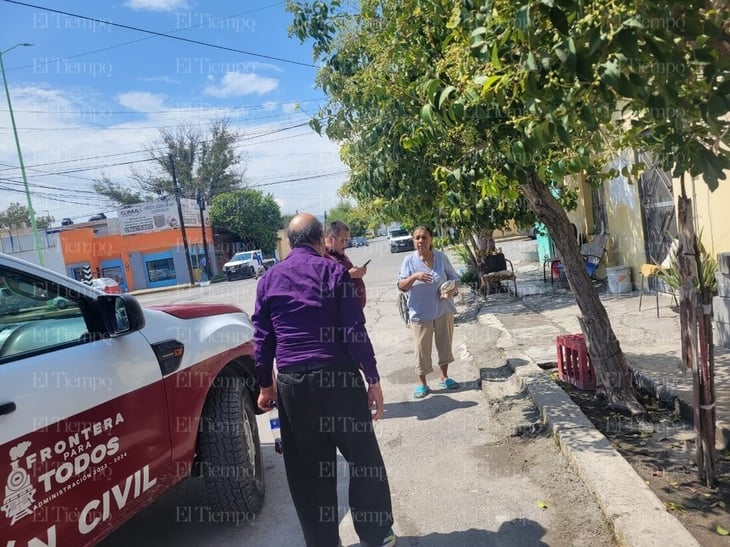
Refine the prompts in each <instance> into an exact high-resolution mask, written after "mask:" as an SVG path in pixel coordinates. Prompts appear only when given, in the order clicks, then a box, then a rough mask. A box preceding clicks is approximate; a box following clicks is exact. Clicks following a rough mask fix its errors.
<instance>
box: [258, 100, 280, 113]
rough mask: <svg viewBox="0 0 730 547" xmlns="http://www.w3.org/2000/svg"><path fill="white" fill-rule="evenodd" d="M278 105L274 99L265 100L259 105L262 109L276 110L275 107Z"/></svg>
mask: <svg viewBox="0 0 730 547" xmlns="http://www.w3.org/2000/svg"><path fill="white" fill-rule="evenodd" d="M278 106H279V103H277V102H276V101H266V102H265V103H264V104H262V105H261V107H262V108H263V109H264V110H269V111H271V110H276V108H277V107H278Z"/></svg>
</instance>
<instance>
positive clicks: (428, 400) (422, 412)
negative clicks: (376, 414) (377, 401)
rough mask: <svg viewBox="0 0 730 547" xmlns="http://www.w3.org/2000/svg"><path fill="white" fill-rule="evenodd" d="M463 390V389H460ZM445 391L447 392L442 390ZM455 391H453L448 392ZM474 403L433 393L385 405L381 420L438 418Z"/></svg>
mask: <svg viewBox="0 0 730 547" xmlns="http://www.w3.org/2000/svg"><path fill="white" fill-rule="evenodd" d="M462 389H463V388H462ZM444 391H447V390H444ZM449 391H452V392H453V391H455V390H449ZM477 404H478V403H476V402H475V401H456V400H455V399H452V398H451V397H447V396H445V395H439V394H437V393H433V392H432V394H431V395H428V396H427V397H425V398H424V399H420V400H417V401H416V400H413V401H404V402H402V403H386V404H385V414H383V419H384V420H387V419H389V418H408V417H411V416H413V417H415V418H416V419H417V420H431V419H433V418H438V417H439V416H441V415H442V414H446V413H447V412H450V411H452V410H457V409H459V408H469V407H472V406H475V405H477Z"/></svg>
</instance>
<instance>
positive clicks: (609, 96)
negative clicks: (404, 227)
mask: <svg viewBox="0 0 730 547" xmlns="http://www.w3.org/2000/svg"><path fill="white" fill-rule="evenodd" d="M716 5H717V7H718V8H721V5H720V3H716ZM712 7H713V6H711V5H709V4H707V3H706V2H704V1H703V2H700V1H697V0H694V1H692V0H690V1H689V2H684V1H678V0H675V1H670V2H667V1H658V0H636V1H628V0H627V1H620V0H618V1H614V2H610V3H609V4H605V3H587V2H583V1H581V0H534V1H526V0H522V1H514V0H491V1H488V2H473V1H471V0H463V1H461V2H458V3H452V2H430V3H424V2H422V1H417V0H406V1H398V2H395V1H392V0H382V1H379V0H373V1H368V2H364V3H362V4H361V6H360V8H361V9H360V10H359V12H358V13H353V12H352V11H349V10H340V9H339V2H337V1H335V2H329V3H326V4H325V3H323V2H315V3H314V4H312V5H308V4H297V5H290V8H289V9H290V10H292V11H293V12H294V13H295V21H294V24H293V29H294V31H295V33H296V34H297V35H299V36H300V37H311V38H313V39H314V52H315V55H316V56H317V57H318V58H319V59H320V61H321V62H323V68H322V69H321V71H320V73H319V80H318V82H319V84H320V85H321V86H322V87H323V89H324V90H325V91H327V92H328V93H330V94H331V100H330V101H329V103H328V104H327V105H326V106H325V107H324V108H323V112H324V113H325V114H326V113H330V116H329V124H330V125H332V123H333V122H334V124H335V127H337V128H341V129H342V132H343V134H344V135H345V136H346V139H349V140H347V141H346V143H345V147H349V148H353V147H356V146H358V144H359V143H362V142H366V141H367V139H371V138H372V137H371V133H372V132H376V133H377V132H378V131H379V130H381V128H382V127H383V120H384V119H385V118H386V117H387V116H388V115H390V113H391V110H392V108H393V106H394V105H393V103H391V102H388V100H385V101H384V100H383V97H384V96H393V95H397V96H399V97H403V98H405V99H402V101H401V102H403V103H405V102H406V101H414V102H416V103H418V104H419V105H420V116H419V117H418V119H417V120H416V119H413V120H412V121H411V122H410V123H411V127H410V128H409V130H408V131H403V130H402V128H398V127H390V129H391V130H390V131H388V132H386V137H385V139H386V142H388V143H391V144H392V143H396V142H406V143H408V144H409V146H411V147H415V148H416V149H418V150H420V151H424V150H426V151H427V152H429V153H430V154H431V155H430V156H428V155H425V154H422V155H421V158H428V163H431V162H433V163H435V164H436V165H437V168H436V170H435V173H436V176H435V178H436V181H437V182H439V183H443V182H444V181H446V182H447V183H448V180H449V177H453V178H455V179H457V180H460V181H461V183H462V185H464V186H465V187H467V188H469V187H470V188H472V189H473V190H476V193H477V195H478V194H480V193H481V194H482V195H483V196H489V197H491V198H494V199H500V197H501V196H503V195H504V194H505V193H510V192H514V191H517V192H519V193H520V194H521V195H522V196H523V197H524V199H525V200H526V201H527V203H528V204H529V205H530V208H531V209H532V211H533V212H534V214H535V216H536V217H537V218H538V220H540V221H541V222H543V223H544V224H545V225H546V226H547V228H548V230H549V231H550V234H551V236H552V237H553V239H554V241H555V245H556V247H557V249H558V251H559V252H560V254H561V255H562V257H563V262H564V264H565V267H566V275H567V278H568V282H569V284H570V288H571V290H572V291H573V294H574V296H575V298H576V301H577V303H578V306H579V308H580V310H581V313H582V327H583V331H584V333H585V335H586V338H587V341H588V344H589V351H590V353H591V357H592V361H593V363H594V366H595V368H596V372H597V376H598V379H599V382H600V384H601V385H602V386H603V390H604V392H605V394H606V396H607V397H608V399H609V401H610V403H611V404H612V405H613V406H614V407H617V408H621V409H626V410H629V411H631V412H632V413H637V414H638V413H642V411H643V408H642V407H641V406H640V405H639V404H638V402H637V400H636V398H635V395H634V393H633V390H632V388H631V382H630V378H629V374H628V367H627V364H626V360H625V357H624V355H623V352H622V351H621V348H620V344H619V342H618V340H617V339H616V337H615V335H614V333H613V330H612V328H611V325H610V321H609V319H608V316H607V314H606V311H605V308H604V307H603V306H602V304H601V302H600V300H599V298H598V295H597V294H596V291H595V290H594V288H593V286H592V285H591V283H590V280H589V278H588V276H587V274H586V272H585V268H584V265H583V262H582V260H581V257H580V254H579V249H578V246H577V245H576V243H575V239H574V237H573V234H572V230H571V228H570V224H569V222H568V219H567V216H566V214H565V210H564V208H563V207H561V204H560V203H559V202H558V201H557V200H556V198H555V196H554V193H555V191H556V190H560V189H561V188H563V187H565V181H566V180H569V179H570V178H575V177H578V178H583V179H585V180H587V181H589V182H592V183H594V184H600V183H601V182H602V181H603V180H605V179H606V178H608V177H611V176H615V175H616V174H617V173H616V171H615V170H612V169H607V168H606V165H607V164H608V160H610V159H611V158H613V157H615V154H616V151H617V150H620V149H622V148H631V149H635V150H644V151H648V152H649V153H651V154H653V156H654V157H655V158H656V159H657V164H658V166H659V167H662V168H664V169H668V170H672V172H673V173H674V175H675V176H683V175H684V174H685V173H689V174H690V175H691V176H697V175H700V174H702V175H703V177H704V179H705V181H706V182H707V183H708V185H709V187H710V188H711V189H712V188H714V187H716V185H717V183H718V180H721V179H723V178H724V171H725V170H726V169H728V167H730V161H729V160H728V156H727V150H728V148H727V147H728V144H730V143H729V142H728V140H729V139H728V133H729V131H728V129H729V128H728V123H729V122H728V118H727V116H726V115H727V112H728V108H729V107H730V98H729V97H730V70H729V68H728V66H729V64H730V55H728V54H727V53H728V44H729V43H730V37H728V21H727V18H726V14H725V13H724V12H723V9H711V8H712ZM345 79H347V80H349V81H350V82H351V84H350V85H349V87H348V86H346V85H345V84H343V83H342V81H343V80H345ZM399 82H401V87H399V85H398V83H399ZM402 82H407V83H406V84H405V85H403V84H402ZM355 89H357V91H358V92H357V93H354V91H353V90H355ZM380 105H384V106H385V107H386V108H387V112H386V109H385V108H384V109H382V111H379V106H380ZM396 112H397V110H396ZM453 135H458V136H459V138H461V140H462V143H461V149H462V153H461V156H458V155H454V154H453V153H447V154H443V153H440V152H439V151H438V150H437V149H436V145H437V144H441V143H443V142H446V143H448V142H450V139H452V138H453ZM353 143H354V144H353ZM386 150H387V146H383V147H381V148H379V149H375V150H373V152H372V153H371V158H372V162H373V164H376V165H377V164H378V161H379V160H381V159H383V160H384V161H387V159H388V155H387V153H384V151H386ZM421 158H418V159H416V160H415V162H414V165H418V164H419V162H420V161H421ZM633 167H634V168H633V169H631V168H626V169H624V170H623V174H625V175H628V176H631V175H635V174H636V173H637V172H639V171H640V169H641V168H642V166H641V165H639V164H635V165H634V166H633ZM414 190H415V191H414ZM370 191H371V192H372V193H373V194H379V195H385V196H388V195H391V194H392V193H393V192H394V191H398V192H400V193H401V194H402V195H403V200H404V201H406V200H411V199H414V198H417V197H418V196H417V194H419V193H420V192H419V191H418V189H417V188H412V187H410V186H408V185H400V184H399V187H398V188H397V189H395V188H393V186H392V185H388V184H387V182H385V181H383V180H376V181H371V189H370ZM422 191H423V190H422V189H421V192H422ZM684 193H685V192H684V189H682V194H684ZM468 195H469V196H473V195H474V193H471V194H468ZM687 206H688V203H687V200H686V198H684V197H682V198H681V199H680V215H679V216H680V219H682V218H684V220H683V221H682V222H683V224H684V225H685V226H689V227H691V214H689V215H686V214H685V215H683V214H682V210H683V209H687ZM454 209H455V207H452V210H451V212H452V214H454ZM690 211H691V208H690ZM688 232H691V230H688ZM690 235H691V234H690V233H688V234H687V235H686V237H685V238H684V239H685V241H686V246H685V250H686V251H688V252H690V254H691V255H692V254H693V255H694V256H695V258H694V260H695V261H696V260H698V258H697V257H698V254H697V252H696V249H695V248H693V245H694V244H693V243H692V241H693V238H692V237H690ZM691 266H693V265H691V264H688V265H687V267H686V268H685V270H686V277H687V278H688V281H687V283H686V286H687V289H686V290H685V291H684V293H685V296H686V298H683V300H684V301H686V302H687V305H686V307H685V309H686V310H688V312H687V314H688V319H687V321H685V322H683V323H687V324H689V325H691V326H690V327H688V329H694V330H693V331H692V332H694V333H695V334H687V335H686V336H684V338H685V339H686V340H687V343H688V344H689V347H688V351H687V353H688V354H691V355H694V356H696V355H697V353H698V351H697V344H696V343H695V342H693V338H694V339H696V324H695V321H694V319H693V318H692V317H689V316H690V315H691V314H693V313H695V312H694V310H695V308H696V307H695V305H694V302H693V294H694V295H695V296H696V293H694V291H693V287H694V283H693V282H692V281H691V280H692V278H694V276H695V274H694V273H693V271H692V270H693V267H691ZM690 293H693V294H690ZM683 331H684V329H683ZM693 369H694V370H695V371H696V372H697V371H698V369H699V367H697V366H694V367H693ZM702 376H705V377H707V376H708V375H707V374H706V373H704V372H703V373H702ZM698 382H699V383H701V384H703V385H704V386H707V385H708V384H711V380H708V379H707V378H705V379H700V380H698ZM705 391H711V390H707V389H705ZM701 401H702V399H700V400H699V401H698V406H701V405H703V403H702V402H701ZM704 406H709V407H711V406H712V405H711V404H709V403H708V402H707V400H705V403H704ZM704 421H706V422H709V421H711V420H710V418H708V417H705V418H704ZM699 444H702V445H703V446H704V447H705V448H703V450H707V451H709V450H710V449H709V448H708V447H707V445H708V444H710V443H709V441H708V440H707V439H703V441H702V443H698V445H699ZM700 467H701V466H700Z"/></svg>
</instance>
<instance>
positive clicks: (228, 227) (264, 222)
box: [208, 188, 281, 252]
mask: <svg viewBox="0 0 730 547" xmlns="http://www.w3.org/2000/svg"><path fill="white" fill-rule="evenodd" d="M208 214H209V215H210V221H211V224H213V227H214V228H215V229H218V230H224V231H226V232H229V233H231V234H235V235H236V236H238V237H239V238H240V240H241V242H242V243H243V246H244V248H245V249H249V250H253V249H261V250H262V251H264V252H270V251H273V250H274V249H275V248H276V242H277V234H276V232H277V229H278V226H280V225H281V210H280V209H279V204H278V203H276V201H275V200H274V197H273V196H272V195H271V194H266V195H264V194H263V193H262V192H260V191H258V190H253V189H251V188H245V189H243V190H235V191H233V192H226V193H223V194H218V195H217V196H215V197H214V198H213V201H212V202H211V204H210V208H209V210H208Z"/></svg>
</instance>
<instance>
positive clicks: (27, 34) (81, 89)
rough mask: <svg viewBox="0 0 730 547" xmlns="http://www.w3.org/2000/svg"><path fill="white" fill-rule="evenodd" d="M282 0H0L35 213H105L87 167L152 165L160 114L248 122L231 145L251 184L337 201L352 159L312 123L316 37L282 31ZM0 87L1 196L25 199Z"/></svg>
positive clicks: (117, 174)
mask: <svg viewBox="0 0 730 547" xmlns="http://www.w3.org/2000/svg"><path fill="white" fill-rule="evenodd" d="M285 5H286V2H284V1H281V2H275V1H272V0H249V1H247V2H236V1H228V0H208V1H205V2H204V1H203V0H111V1H109V0H105V1H104V2H98V1H92V0H74V1H68V0H53V2H51V1H50V0H29V2H28V3H19V2H9V1H7V0H0V51H2V52H3V53H2V60H3V62H4V65H5V74H6V78H7V85H8V87H9V92H10V98H11V101H12V110H13V112H14V114H15V122H16V125H17V129H18V138H19V141H20V148H21V151H22V156H23V160H24V163H25V166H26V173H27V179H28V187H29V194H30V196H31V199H32V205H33V209H34V210H35V212H36V215H37V216H45V215H50V216H52V217H54V218H55V220H56V222H55V223H54V224H59V223H60V221H61V219H62V218H64V217H69V218H71V219H73V220H74V221H75V222H79V221H85V220H87V218H88V217H90V216H91V215H93V214H95V213H98V212H105V213H107V214H108V215H109V214H112V215H113V211H114V206H113V204H111V203H109V202H108V200H107V199H106V198H104V197H103V196H100V195H98V194H96V193H95V192H94V191H93V184H94V180H95V179H99V178H100V177H102V175H106V176H108V177H109V178H111V180H112V181H114V182H118V183H121V184H124V185H130V184H131V183H130V179H129V176H130V173H131V169H135V170H137V171H141V172H147V171H149V170H150V169H153V166H152V164H151V163H150V162H149V161H145V160H147V159H148V157H149V156H147V155H146V153H145V151H144V150H145V147H149V146H152V145H154V144H155V143H156V142H158V141H159V132H158V128H161V127H164V128H166V129H169V130H174V129H175V128H177V127H178V126H179V125H180V124H181V123H189V124H192V125H193V126H195V127H199V128H201V129H202V130H206V128H207V127H208V125H209V123H210V122H211V120H213V119H216V118H220V117H226V118H228V119H229V120H230V122H231V125H232V127H233V128H234V129H236V130H238V131H239V132H240V133H241V134H242V135H243V138H242V140H241V142H240V145H239V147H238V148H237V150H238V151H239V152H241V153H242V154H243V157H244V159H245V163H246V175H247V177H248V179H249V180H250V187H252V188H256V189H258V190H261V191H263V192H264V193H271V194H272V195H273V196H274V198H275V199H276V201H277V202H278V203H279V205H280V207H281V210H282V213H285V214H286V213H293V212H295V211H309V212H313V213H315V214H317V215H322V214H323V212H324V211H326V210H328V209H330V208H332V207H334V206H335V205H336V204H337V203H338V202H339V201H340V199H339V198H338V197H337V195H336V192H337V189H338V188H339V187H340V186H341V185H342V184H343V183H344V182H345V181H346V179H347V167H346V166H345V165H344V164H342V162H341V161H340V159H339V153H338V147H337V144H336V143H333V142H331V141H328V140H327V139H326V137H321V136H319V135H317V134H316V133H314V132H313V131H312V130H311V129H310V128H309V127H308V125H307V122H308V120H309V119H311V117H312V116H314V115H315V114H316V112H317V109H318V106H320V105H322V104H323V103H324V100H325V96H324V94H323V93H322V91H321V90H319V89H316V88H315V86H314V79H315V76H316V73H317V69H316V66H314V65H315V62H314V60H313V59H312V53H311V47H310V45H309V44H301V43H300V42H299V41H298V40H297V39H295V38H289V37H288V34H287V28H288V26H289V24H290V23H291V20H292V15H291V14H289V13H287V12H286V11H285ZM51 10H57V11H51ZM58 12H65V13H58ZM78 16H84V17H88V18H91V19H96V21H93V20H89V19H83V18H79V17H78ZM118 25H123V26H118ZM125 27H134V28H135V29H141V30H144V31H152V32H156V33H161V34H167V35H170V36H173V37H176V38H170V37H167V36H155V35H153V34H150V33H149V32H141V31H140V30H134V29H132V28H125ZM177 38H181V39H182V40H181V39H177ZM185 40H193V41H197V42H199V43H191V42H189V41H185ZM25 43H30V44H32V46H18V47H15V46H16V44H25ZM212 46H219V47H212ZM225 48H228V49H225ZM232 50H236V51H232ZM0 95H2V97H1V98H0V210H4V209H6V208H7V207H8V205H10V203H12V202H17V203H20V204H21V205H26V206H27V196H26V192H25V187H24V184H23V179H22V176H21V171H20V168H19V165H20V162H19V158H18V152H17V148H16V143H15V140H14V137H13V132H12V124H11V119H10V115H9V109H8V105H7V98H6V95H5V93H4V92H3V93H1V94H0ZM131 187H132V188H133V189H136V188H135V187H134V186H131Z"/></svg>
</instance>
